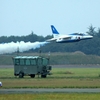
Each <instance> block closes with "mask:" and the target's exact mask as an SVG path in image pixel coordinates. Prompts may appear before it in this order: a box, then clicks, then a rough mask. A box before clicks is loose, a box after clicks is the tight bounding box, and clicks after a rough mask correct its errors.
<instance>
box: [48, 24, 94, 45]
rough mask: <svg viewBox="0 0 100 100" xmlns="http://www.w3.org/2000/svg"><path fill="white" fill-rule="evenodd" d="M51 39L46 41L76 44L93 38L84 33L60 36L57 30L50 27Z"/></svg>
mask: <svg viewBox="0 0 100 100" xmlns="http://www.w3.org/2000/svg"><path fill="white" fill-rule="evenodd" d="M51 30H52V33H53V38H51V39H48V40H47V42H52V41H55V42H56V43H68V42H78V41H80V40H86V39H92V38H93V36H91V35H88V34H85V33H70V34H68V35H60V34H59V32H58V31H57V29H56V28H55V27H54V26H53V25H51Z"/></svg>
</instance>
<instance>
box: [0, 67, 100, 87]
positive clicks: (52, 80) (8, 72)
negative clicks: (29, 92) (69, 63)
mask: <svg viewBox="0 0 100 100" xmlns="http://www.w3.org/2000/svg"><path fill="white" fill-rule="evenodd" d="M13 72H14V71H13V68H1V69H0V81H1V82H2V83H3V87H2V88H100V69H99V68H53V69H52V75H50V76H47V78H41V77H40V78H38V76H36V77H35V78H30V77H29V76H25V77H24V78H22V79H20V78H18V77H15V76H14V74H13Z"/></svg>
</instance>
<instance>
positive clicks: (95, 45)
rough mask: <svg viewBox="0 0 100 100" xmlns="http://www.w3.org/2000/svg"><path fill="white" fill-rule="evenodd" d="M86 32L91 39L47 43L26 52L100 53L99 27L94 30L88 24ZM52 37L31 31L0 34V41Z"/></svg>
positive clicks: (39, 39)
mask: <svg viewBox="0 0 100 100" xmlns="http://www.w3.org/2000/svg"><path fill="white" fill-rule="evenodd" d="M87 33H88V34H90V35H92V36H93V39H90V40H83V41H79V42H74V43H62V44H60V43H48V44H45V45H44V46H41V47H40V48H37V49H35V50H33V49H31V50H29V51H28V52H39V51H42V52H75V51H81V52H83V53H85V54H92V55H100V28H98V29H97V30H96V27H94V26H93V25H90V26H89V27H88V31H87ZM50 38H52V35H47V36H46V37H43V36H37V35H36V34H34V33H33V32H32V33H31V34H29V35H26V36H1V37H0V43H8V42H12V41H13V42H17V41H19V42H20V41H24V42H29V41H30V42H35V41H40V42H43V41H45V40H47V39H50Z"/></svg>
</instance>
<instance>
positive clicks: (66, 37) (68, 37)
mask: <svg viewBox="0 0 100 100" xmlns="http://www.w3.org/2000/svg"><path fill="white" fill-rule="evenodd" d="M59 38H61V39H70V38H71V36H60V37H59Z"/></svg>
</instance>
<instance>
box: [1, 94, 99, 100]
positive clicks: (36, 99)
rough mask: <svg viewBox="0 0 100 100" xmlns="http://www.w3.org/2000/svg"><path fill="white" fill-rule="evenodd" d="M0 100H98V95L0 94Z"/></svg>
mask: <svg viewBox="0 0 100 100" xmlns="http://www.w3.org/2000/svg"><path fill="white" fill-rule="evenodd" d="M0 100H100V93H89V94H87V93H45V94H44V93H43V94H0Z"/></svg>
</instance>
